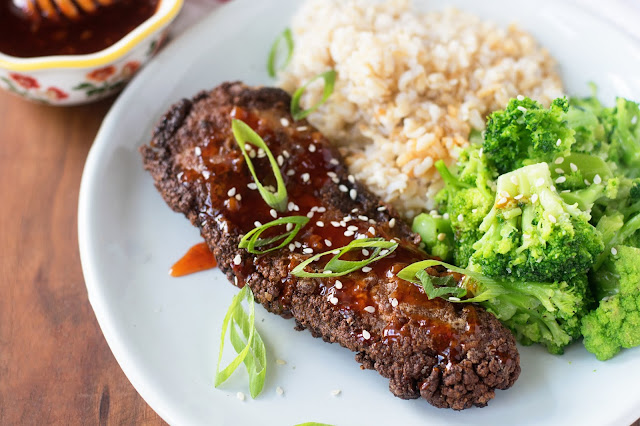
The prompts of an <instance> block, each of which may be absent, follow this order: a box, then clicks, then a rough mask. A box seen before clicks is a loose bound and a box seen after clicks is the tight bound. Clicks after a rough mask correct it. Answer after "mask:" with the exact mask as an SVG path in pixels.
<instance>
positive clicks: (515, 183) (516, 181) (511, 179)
mask: <svg viewBox="0 0 640 426" xmlns="http://www.w3.org/2000/svg"><path fill="white" fill-rule="evenodd" d="M509 180H510V181H511V183H512V184H514V185H517V184H518V178H517V177H516V176H515V175H511V177H510V178H509Z"/></svg>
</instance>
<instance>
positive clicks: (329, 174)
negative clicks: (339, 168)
mask: <svg viewBox="0 0 640 426" xmlns="http://www.w3.org/2000/svg"><path fill="white" fill-rule="evenodd" d="M327 176H329V177H330V178H334V177H336V176H338V175H336V173H335V172H327Z"/></svg>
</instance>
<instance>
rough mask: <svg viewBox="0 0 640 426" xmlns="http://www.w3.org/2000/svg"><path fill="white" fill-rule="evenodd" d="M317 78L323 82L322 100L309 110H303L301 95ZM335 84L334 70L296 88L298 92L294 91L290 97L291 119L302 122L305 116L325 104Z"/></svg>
mask: <svg viewBox="0 0 640 426" xmlns="http://www.w3.org/2000/svg"><path fill="white" fill-rule="evenodd" d="M319 78H322V79H323V80H324V88H323V90H322V99H320V101H319V102H317V103H316V104H315V105H313V106H312V107H311V108H308V109H305V110H303V109H301V108H300V98H301V97H302V94H303V93H304V91H305V90H306V88H307V86H308V85H309V84H311V83H313V82H314V81H316V80H317V79H319ZM335 82H336V72H335V71H334V70H329V71H326V72H323V73H322V74H318V75H317V76H315V77H313V78H312V79H311V80H309V81H307V82H306V83H305V85H304V86H302V87H300V88H298V90H296V91H295V92H294V93H293V96H292V97H291V116H292V117H293V119H294V120H295V121H298V120H302V119H303V118H305V117H306V116H307V115H309V114H311V113H312V112H313V111H315V110H316V109H317V108H318V107H319V106H320V105H322V104H323V103H325V102H326V101H327V99H329V96H331V94H332V93H333V86H334V85H335Z"/></svg>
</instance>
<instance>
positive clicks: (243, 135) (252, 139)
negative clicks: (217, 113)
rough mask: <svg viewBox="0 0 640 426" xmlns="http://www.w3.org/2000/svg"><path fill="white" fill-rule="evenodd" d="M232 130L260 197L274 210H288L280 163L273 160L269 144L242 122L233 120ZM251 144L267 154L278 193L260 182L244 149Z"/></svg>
mask: <svg viewBox="0 0 640 426" xmlns="http://www.w3.org/2000/svg"><path fill="white" fill-rule="evenodd" d="M231 129H232V131H233V136H234V137H235V139H236V142H237V143H238V146H239V147H240V150H241V151H242V155H244V159H245V160H246V161H247V166H248V167H249V172H251V176H253V180H254V181H255V184H256V186H257V187H258V191H259V192H260V195H261V196H262V198H263V199H264V201H265V202H266V203H267V204H268V205H269V206H271V207H273V208H274V209H276V210H278V211H280V212H283V211H285V210H286V208H287V188H286V187H285V186H284V181H283V180H282V173H281V172H280V167H278V163H277V162H276V159H275V158H273V154H272V153H271V150H270V149H269V147H268V146H267V144H266V143H265V142H264V141H263V140H262V138H261V137H260V135H259V134H257V133H256V132H255V131H254V130H253V129H252V128H251V127H249V125H248V124H247V123H245V122H244V121H242V120H237V119H235V118H234V119H233V120H232V121H231ZM247 142H248V143H250V144H251V145H254V146H256V147H258V148H262V149H263V150H264V151H265V152H266V153H267V157H269V163H271V169H272V170H273V175H274V176H275V178H276V182H277V186H278V187H277V189H276V193H275V194H274V193H273V192H271V191H269V190H268V189H266V188H265V187H264V186H262V184H261V183H260V181H259V180H258V176H256V171H255V168H254V167H253V161H251V158H250V157H249V154H247V150H246V148H245V147H244V145H245V143H247Z"/></svg>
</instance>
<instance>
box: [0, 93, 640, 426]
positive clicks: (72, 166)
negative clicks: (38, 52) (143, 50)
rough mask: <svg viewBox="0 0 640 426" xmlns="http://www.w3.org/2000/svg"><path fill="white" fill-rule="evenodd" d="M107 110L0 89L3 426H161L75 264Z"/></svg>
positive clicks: (101, 105) (0, 407) (105, 103)
mask: <svg viewBox="0 0 640 426" xmlns="http://www.w3.org/2000/svg"><path fill="white" fill-rule="evenodd" d="M111 103H112V100H106V101H102V102H99V103H97V104H93V105H88V106H82V107H73V108H54V107H47V106H42V105H36V104H32V103H29V102H26V101H23V100H22V99H19V98H16V97H13V96H11V95H8V94H6V93H4V92H2V91H0V194H1V198H0V425H14V424H24V425H44V424H60V425H76V424H83V425H85V424H86V425H94V424H100V425H103V424H109V425H121V424H126V425H130V424H136V425H138V424H142V425H159V424H164V422H163V421H162V419H160V417H158V415H157V414H155V412H154V411H153V410H152V409H151V408H150V407H149V406H148V405H147V404H146V403H145V402H144V400H143V399H142V398H141V397H140V396H139V395H138V393H137V392H136V391H135V389H134V388H133V386H131V384H130V383H129V381H128V380H127V378H126V377H125V375H124V374H123V372H122V370H121V369H120V367H119V366H118V364H117V363H116V360H115V358H114V357H113V355H112V354H111V351H110V350H109V347H108V346H107V343H106V341H105V339H104V337H103V335H102V332H101V331H100V328H99V326H98V323H97V322H96V319H95V316H94V314H93V311H92V309H91V306H90V305H89V301H88V299H87V291H86V289H85V285H84V279H83V276H82V270H81V266H80V257H79V253H78V238H77V208H78V190H79V187H80V178H81V176H82V169H83V167H84V162H85V159H86V156H87V153H88V152H89V148H90V147H91V143H92V142H93V139H94V137H95V134H96V132H97V130H98V127H99V126H100V123H101V121H102V119H103V117H104V115H105V114H106V112H107V110H108V109H109V107H110V106H111ZM633 426H640V422H635V423H634V425H633Z"/></svg>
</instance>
